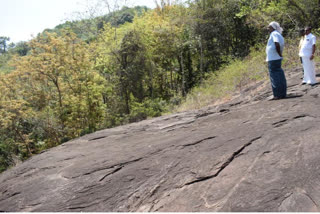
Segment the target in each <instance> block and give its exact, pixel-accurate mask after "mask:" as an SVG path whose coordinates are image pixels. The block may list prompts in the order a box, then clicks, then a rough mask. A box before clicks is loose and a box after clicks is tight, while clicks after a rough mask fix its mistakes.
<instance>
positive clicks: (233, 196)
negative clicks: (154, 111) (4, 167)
mask: <svg viewBox="0 0 320 214" xmlns="http://www.w3.org/2000/svg"><path fill="white" fill-rule="evenodd" d="M300 77H301V70H300V69H296V70H293V71H291V72H290V73H288V74H287V79H288V93H289V98H287V99H283V100H278V101H269V100H268V99H269V98H270V96H271V91H270V90H271V89H270V84H269V82H267V83H262V84H257V85H255V86H253V87H251V88H249V89H247V90H246V91H243V93H242V95H241V96H239V97H238V98H235V99H234V100H232V101H230V102H229V103H225V104H223V105H220V106H212V107H207V108H205V109H201V110H196V111H189V112H184V113H178V114H174V115H168V116H162V117H159V118H155V119H151V120H146V121H142V122H139V123H135V124H130V125H126V126H121V127H117V128H113V129H107V130H103V131H99V132H96V133H94V134H90V135H87V136H84V137H81V138H79V139H75V140H73V141H70V142H68V143H65V144H63V145H61V146H59V147H56V148H53V149H50V150H48V151H46V152H43V153H42V154H39V155H36V156H34V157H32V158H31V159H30V160H28V161H26V162H24V163H22V164H20V165H18V166H16V167H14V168H12V169H10V170H8V171H6V172H4V173H2V174H1V175H0V211H19V212H20V211H24V212H28V211H37V212H46V211H51V212H60V211H73V212H79V211H85V212H91V211H104V212H111V211H113V212H118V211H126V212H127V211H130V212H131V211H139V212H145V211H153V212H155V211H160V212H165V211H166V212H171V211H179V212H189V211H190V212H200V211H201V212H213V211H227V212H228V211H247V212H249V211H320V130H319V126H320V99H319V94H320V85H316V86H309V85H300V82H301V79H300ZM259 88H260V89H259ZM258 89H259V90H258ZM257 91H258V92H257Z"/></svg>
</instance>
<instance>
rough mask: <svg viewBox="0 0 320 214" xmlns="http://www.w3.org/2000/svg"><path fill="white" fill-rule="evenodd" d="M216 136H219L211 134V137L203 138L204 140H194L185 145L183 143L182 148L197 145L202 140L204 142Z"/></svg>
mask: <svg viewBox="0 0 320 214" xmlns="http://www.w3.org/2000/svg"><path fill="white" fill-rule="evenodd" d="M216 137H217V136H211V137H207V138H204V139H202V140H198V141H196V142H194V143H189V144H185V145H182V148H185V147H188V146H195V145H197V144H200V143H202V142H204V141H207V140H211V139H214V138H216Z"/></svg>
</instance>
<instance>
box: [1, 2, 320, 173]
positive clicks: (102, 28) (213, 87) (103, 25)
mask: <svg viewBox="0 0 320 214" xmlns="http://www.w3.org/2000/svg"><path fill="white" fill-rule="evenodd" d="M159 5H161V6H158V7H157V8H156V9H153V10H148V9H147V8H145V7H136V8H134V9H131V8H123V9H122V10H121V11H117V12H114V13H112V14H107V15H106V16H103V17H96V18H93V19H86V20H81V21H77V22H66V23H65V24H63V25H59V26H57V27H56V28H55V29H52V30H50V29H47V30H45V31H44V32H43V33H41V34H39V35H38V36H37V37H36V38H34V39H32V40H31V41H29V42H20V43H18V44H8V42H9V38H7V37H5V36H3V37H1V38H0V52H1V53H0V91H1V94H0V171H2V170H5V169H6V168H8V167H10V166H12V165H14V164H15V163H16V162H18V161H19V160H25V159H27V158H29V157H30V156H32V155H34V154H38V153H39V152H41V151H42V150H44V149H48V148H51V147H54V146H57V145H59V144H61V143H63V142H66V141H68V140H70V139H74V138H77V137H79V136H82V135H84V134H87V133H92V132H95V131H97V130H100V129H105V128H109V127H114V126H118V125H122V124H126V123H129V122H136V121H140V120H143V119H146V118H148V117H155V116H159V115H161V114H162V113H164V112H168V111H172V110H176V109H177V106H180V107H179V108H178V109H180V110H185V109H190V108H199V107H202V106H205V105H208V104H212V103H213V102H215V101H216V100H218V99H221V98H223V97H226V96H230V95H231V94H232V93H234V92H235V91H236V90H241V88H243V87H244V86H245V85H246V84H249V83H251V82H252V81H259V80H263V79H265V78H266V77H267V71H266V66H265V64H264V62H263V61H264V57H265V55H264V50H263V45H264V44H265V42H266V39H267V37H268V34H267V31H266V26H267V24H268V23H269V22H271V21H274V20H276V21H278V22H280V23H281V25H282V27H283V28H284V29H285V32H284V36H285V38H286V40H287V42H288V45H287V46H286V51H287V52H286V53H285V56H286V61H284V66H285V68H289V67H290V66H293V65H295V64H298V63H299V61H298V58H297V56H296V54H297V53H296V51H297V44H298V39H299V38H298V29H299V28H301V27H304V26H305V25H312V26H313V27H314V29H315V30H317V28H318V27H319V23H320V22H319V17H320V10H319V9H320V7H319V2H318V1H311V0H307V1H300V0H295V1H294V0H280V1H258V0H241V1H239V0H197V1H190V2H189V3H188V4H184V5H182V4H178V3H172V2H170V1H169V0H167V1H161V4H159ZM181 103H183V105H182V106H181Z"/></svg>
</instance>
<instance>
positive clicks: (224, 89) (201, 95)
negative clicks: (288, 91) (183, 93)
mask: <svg viewBox="0 0 320 214" xmlns="http://www.w3.org/2000/svg"><path fill="white" fill-rule="evenodd" d="M298 44H299V38H296V39H290V40H289V39H286V46H285V50H284V60H283V66H282V67H283V68H284V70H285V72H286V73H287V72H289V71H290V70H292V69H293V68H296V67H299V66H301V64H300V59H299V56H298ZM265 57H266V54H265V50H264V47H263V48H260V49H259V50H254V51H252V52H251V54H250V55H249V56H248V57H246V58H245V59H244V60H236V61H234V62H232V63H230V64H229V65H228V66H226V67H224V68H222V69H221V70H219V71H217V72H215V73H214V74H212V75H211V76H210V77H209V78H208V79H207V80H206V81H204V82H203V83H202V84H201V85H200V86H199V87H196V88H194V89H193V90H192V91H191V93H189V94H188V95H187V97H186V99H185V100H184V102H183V103H182V104H181V105H180V106H178V107H177V108H176V109H175V110H174V112H181V111H186V110H193V109H199V108H202V107H205V106H209V105H217V104H221V103H224V102H226V101H229V100H231V99H232V98H233V97H234V95H235V94H241V92H242V91H243V90H246V89H247V88H248V87H250V86H251V85H253V84H256V83H257V82H260V81H266V82H267V81H269V77H268V75H269V74H268V68H267V63H266V62H265ZM316 60H317V58H316Z"/></svg>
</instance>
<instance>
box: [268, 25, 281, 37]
mask: <svg viewBox="0 0 320 214" xmlns="http://www.w3.org/2000/svg"><path fill="white" fill-rule="evenodd" d="M268 30H269V32H270V33H271V32H273V31H275V30H276V31H278V32H279V33H280V34H282V31H283V29H282V28H281V27H280V24H279V23H278V22H271V23H270V24H269V25H268Z"/></svg>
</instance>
